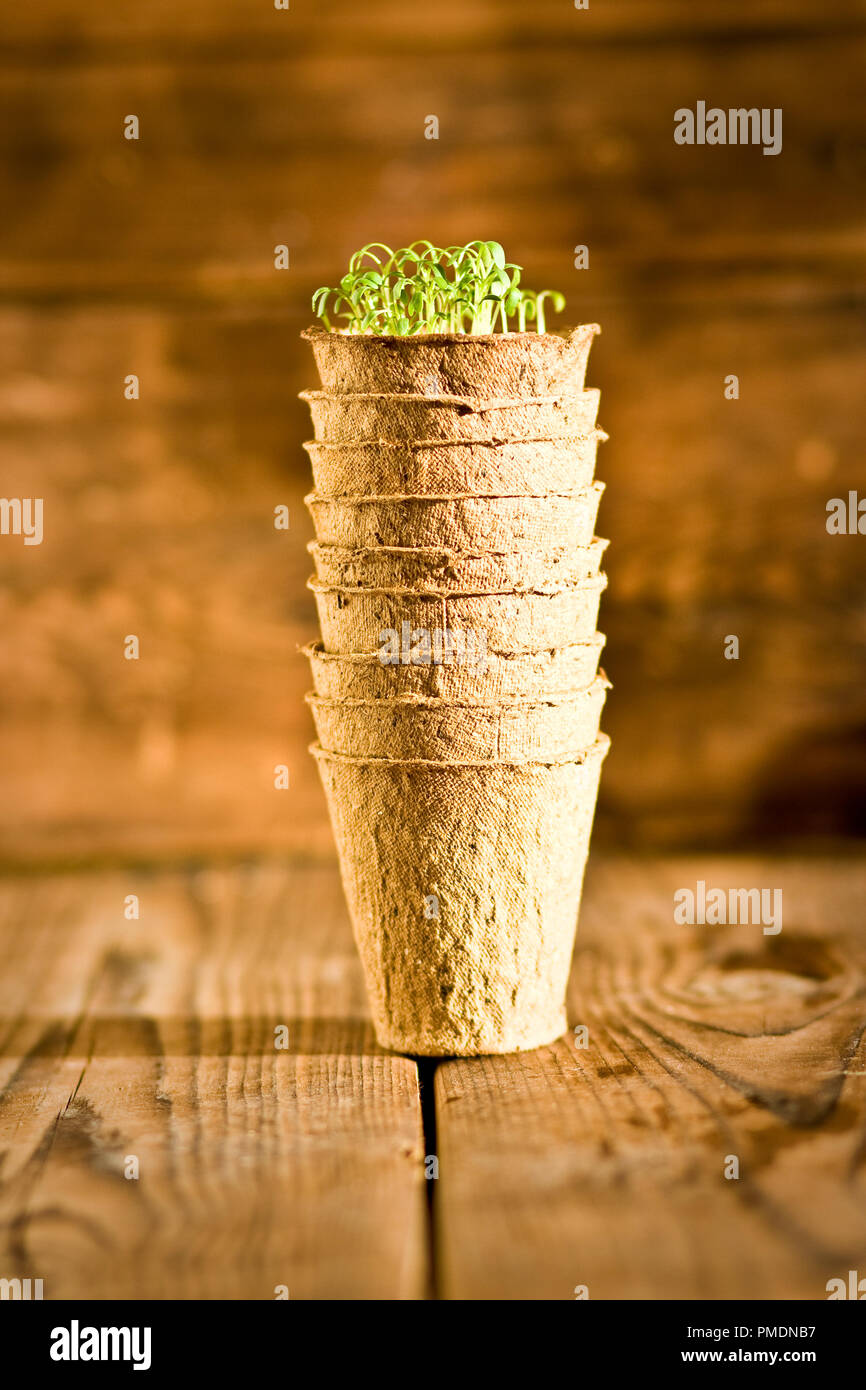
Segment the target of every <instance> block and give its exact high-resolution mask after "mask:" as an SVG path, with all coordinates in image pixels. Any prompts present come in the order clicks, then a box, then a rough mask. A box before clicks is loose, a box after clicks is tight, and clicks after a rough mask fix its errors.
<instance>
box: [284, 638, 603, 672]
mask: <svg viewBox="0 0 866 1390" xmlns="http://www.w3.org/2000/svg"><path fill="white" fill-rule="evenodd" d="M606 642H607V634H606V633H604V632H594V633H593V635H592V637H588V638H587V640H586V641H585V642H569V643H567V645H566V646H564V647H545V648H543V650H542V651H541V652H531V653H527V652H512V653H511V656H513V657H514V658H515V659H517V660H523V659H525V658H526V657H527V656H541V655H544V653H546V652H550V653H553V652H568V651H571V650H572V648H573V647H597V648H598V650H599V651H601V649H602V648H603V647H604V646H605V644H606ZM296 650H297V652H298V655H299V656H306V657H308V658H312V657H315V658H316V660H317V661H318V660H324V661H344V662H354V664H355V665H356V666H360V665H361V664H364V665H370V664H371V663H372V662H379V654H378V652H329V651H326V650H325V644H324V642H323V640H322V638H321V637H317V638H316V639H315V640H314V641H312V642H305V643H304V645H303V646H302V647H298V648H297V649H296ZM499 655H500V656H501V655H503V654H502V653H499ZM379 664H380V665H381V662H379Z"/></svg>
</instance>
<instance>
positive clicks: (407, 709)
mask: <svg viewBox="0 0 866 1390" xmlns="http://www.w3.org/2000/svg"><path fill="white" fill-rule="evenodd" d="M597 332H598V327H597V325H595V324H591V325H585V326H583V327H581V328H578V329H576V330H575V331H574V332H573V333H571V335H570V336H567V337H558V336H556V335H553V334H544V333H542V334H538V333H509V334H500V335H495V336H489V337H481V336H477V337H476V336H472V335H458V336H454V337H449V336H446V335H444V334H443V335H435V336H429V337H421V336H418V337H405V338H394V337H373V336H363V335H351V334H341V333H327V332H325V331H324V330H318V329H310V330H308V331H307V333H306V334H305V335H304V336H305V337H306V338H307V339H308V340H309V341H310V343H311V345H312V348H313V352H314V355H315V359H316V366H317V368H318V372H319V376H320V379H321V390H316V391H307V392H304V393H303V399H305V400H306V401H307V402H308V404H309V406H310V410H311V413H312V417H313V426H314V433H315V441H314V442H312V443H309V444H307V445H306V448H307V451H308V453H309V455H310V459H311V462H312V468H313V479H314V488H315V490H314V492H313V493H311V494H310V496H309V497H308V498H307V503H308V506H309V508H310V511H311V513H312V516H313V521H314V524H315V529H316V541H315V542H313V543H312V544H311V546H310V549H311V552H312V555H313V560H314V564H315V575H314V577H313V578H312V579H311V580H310V587H311V588H312V590H313V592H314V594H315V597H316V604H317V607H318V611H319V621H320V625H321V636H322V640H321V641H320V642H317V643H315V644H313V645H312V646H310V647H309V648H307V654H308V656H309V658H310V664H311V667H312V677H313V693H312V694H311V695H310V696H309V697H308V700H309V703H310V705H311V707H312V712H313V717H314V720H315V724H316V730H317V734H318V739H319V742H318V744H316V745H314V747H313V752H314V754H315V756H316V758H317V761H318V765H319V770H320V772H321V775H322V780H323V783H324V786H325V792H326V795H327V798H328V804H329V808H330V814H331V819H332V823H333V827H334V834H335V837H336V842H337V849H338V852H339V857H340V865H341V871H342V876H343V883H344V887H345V891H346V897H347V900H348V905H349V911H350V914H351V917H352V921H353V926H354V930H355V935H356V939H357V942H358V946H359V949H360V953H361V958H362V961H363V965H364V971H365V975H366V981H367V988H368V992H369V996H370V1003H371V1008H372V1013H373V1019H374V1023H375V1028H376V1034H377V1037H378V1040H379V1042H380V1043H381V1044H382V1045H383V1046H385V1047H389V1048H393V1049H396V1050H398V1051H402V1052H409V1053H413V1054H418V1055H434V1056H436V1055H439V1056H441V1055H451V1056H472V1055H476V1054H483V1053H498V1052H511V1051H514V1050H517V1049H524V1048H533V1047H539V1046H541V1045H543V1044H545V1043H549V1042H552V1041H553V1040H554V1039H555V1038H557V1037H559V1036H560V1035H561V1033H562V1032H563V1031H564V1028H565V1006H564V1000H565V990H566V983H567V979H568V972H569V965H570V960H571V953H572V948H573V943H574V933H575V928H576V922H577V911H578V906H579V902H580V892H581V884H582V880H583V871H584V865H585V862H586V856H587V851H588V846H589V836H590V829H591V826H592V818H593V812H594V809H595V802H596V795H597V792H598V783H599V776H600V772H601V764H602V760H603V759H604V756H605V753H606V752H607V748H608V740H607V738H606V737H605V735H603V734H599V719H600V716H601V710H602V705H603V704H604V699H605V694H606V690H607V688H608V683H607V680H606V678H605V676H604V674H603V673H600V672H599V667H598V662H599V656H600V653H601V648H602V645H603V642H604V638H603V637H602V636H601V635H600V634H599V633H598V632H597V631H596V621H597V617H598V608H599V600H600V598H601V594H602V590H603V589H604V587H605V584H606V579H605V576H604V575H603V574H602V573H601V569H600V566H601V560H602V555H603V552H604V549H605V546H606V544H607V542H606V541H603V540H599V539H597V538H596V537H595V534H594V533H595V521H596V514H597V511H598V505H599V501H600V499H601V493H602V485H601V484H600V483H596V482H595V481H594V473H595V457H596V450H597V447H598V443H599V440H601V439H604V438H605V436H604V435H603V434H602V433H601V432H600V431H599V430H598V429H597V428H596V417H597V412H598V400H599V393H598V391H595V390H586V389H584V376H585V372H586V362H587V357H588V355H589V350H590V347H591V344H592V340H593V337H594V335H595V333H597Z"/></svg>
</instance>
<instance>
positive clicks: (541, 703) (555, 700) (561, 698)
mask: <svg viewBox="0 0 866 1390" xmlns="http://www.w3.org/2000/svg"><path fill="white" fill-rule="evenodd" d="M599 690H613V686H612V684H611V682H610V681H609V680H608V678H607V675H606V673H605V672H604V671H602V670H599V672H598V674H597V675H596V676H595V678H594V679H593V680H592V681H590V683H589V685H587V686H584V687H583V689H581V690H575V691H572V692H570V693H568V694H565V695H550V696H547V697H546V698H545V697H544V696H542V697H541V698H539V697H538V696H537V695H530V696H528V697H527V698H526V699H525V700H514V699H509V700H468V699H466V698H465V697H461V698H460V699H459V700H449V699H448V697H447V696H443V695H392V696H387V697H385V698H382V697H380V696H375V695H338V696H334V695H317V694H316V692H315V690H308V691H307V694H306V695H305V696H304V701H305V702H306V704H308V705H310V706H312V705H332V706H339V707H340V708H341V709H345V708H347V707H349V706H350V707H351V708H352V709H356V708H358V707H360V706H363V707H365V708H366V707H367V706H368V705H370V706H373V707H374V708H375V709H383V708H385V709H389V708H390V707H391V706H393V705H396V706H397V707H398V708H400V709H433V710H443V711H447V710H458V709H470V710H485V709H489V710H503V709H520V710H527V709H549V708H552V707H556V708H558V707H559V706H560V705H573V704H576V703H577V702H578V701H579V700H584V699H588V698H589V697H590V696H591V695H595V694H597V693H598V691H599ZM383 761H388V762H393V761H395V760H394V759H393V758H388V759H384V758H383ZM397 761H400V759H397ZM450 766H453V764H450V763H449V767H450Z"/></svg>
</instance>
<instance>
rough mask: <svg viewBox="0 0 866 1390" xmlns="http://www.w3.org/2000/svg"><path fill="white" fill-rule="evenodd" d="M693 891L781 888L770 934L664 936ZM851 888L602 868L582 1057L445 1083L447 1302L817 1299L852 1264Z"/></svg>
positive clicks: (863, 956)
mask: <svg viewBox="0 0 866 1390" xmlns="http://www.w3.org/2000/svg"><path fill="white" fill-rule="evenodd" d="M699 878H701V879H704V880H705V881H706V883H707V886H708V887H712V886H718V887H721V888H724V889H727V888H730V887H745V888H750V887H755V886H762V887H767V888H771V887H772V888H781V889H782V891H783V904H784V919H783V929H782V932H781V933H780V934H779V935H778V936H764V935H763V934H762V932H761V928H760V926H748V925H745V926H742V925H741V926H724V927H723V926H716V927H713V926H692V927H686V926H674V925H673V915H672V914H673V893H674V891H675V890H676V889H678V888H682V887H691V888H692V889H694V888H695V884H696V881H697V879H699ZM862 886H863V864H862V859H861V860H859V861H858V862H856V863H855V862H847V863H846V862H845V861H836V862H825V863H824V865H823V866H820V865H814V864H813V865H806V864H797V863H795V862H793V861H785V860H775V861H774V860H766V859H764V860H761V859H750V860H747V859H732V860H722V859H714V860H712V859H711V860H695V859H693V860H676V861H665V862H661V863H659V862H658V861H655V862H654V861H640V860H635V861H632V862H629V861H623V860H620V861H616V860H614V861H601V862H600V861H598V860H596V861H595V862H594V863H592V864H591V868H590V875H589V881H588V883H587V891H586V898H585V905H584V910H583V916H582V922H581V927H580V933H579V948H578V953H577V957H576V966H575V972H574V976H573V989H572V994H571V1017H572V1019H573V1021H574V1023H575V1024H584V1025H586V1027H587V1028H588V1030H589V1044H588V1047H587V1048H586V1049H578V1048H576V1047H575V1045H574V1041H573V1040H571V1039H565V1040H563V1041H562V1042H560V1043H558V1044H556V1045H555V1046H554V1047H552V1048H547V1049H541V1050H539V1051H538V1052H536V1053H532V1054H526V1055H524V1056H514V1057H510V1058H486V1059H479V1060H471V1061H470V1060H461V1061H450V1062H446V1063H444V1064H443V1065H442V1066H440V1067H439V1069H438V1071H437V1074H436V1078H435V1087H436V1115H437V1127H438V1145H437V1147H438V1155H439V1162H440V1168H439V1171H440V1180H439V1183H438V1186H437V1200H438V1207H437V1218H438V1219H437V1231H438V1253H439V1269H440V1285H441V1289H442V1294H443V1296H444V1297H447V1298H452V1299H483V1298H493V1299H570V1298H574V1297H575V1290H576V1288H577V1287H578V1286H581V1285H584V1286H587V1288H588V1292H589V1297H590V1298H591V1299H599V1298H603V1299H610V1298H613V1299H634V1298H686V1299H721V1298H738V1299H739V1298H746V1299H754V1298H771V1299H785V1298H790V1299H823V1298H826V1296H827V1294H826V1283H827V1280H828V1279H830V1278H835V1277H842V1278H845V1277H847V1274H846V1272H847V1271H848V1270H849V1269H856V1268H859V1269H861V1270H862V1269H863V1268H864V1262H866V1206H864V1200H863V1199H864V1141H863V1136H864V1122H866V1080H864V1078H866V1052H864V1046H863V1034H864V1029H866V935H864V927H863V919H862ZM730 1155H735V1156H737V1158H738V1159H739V1178H738V1179H736V1180H734V1179H726V1178H725V1176H724V1171H725V1165H726V1162H727V1161H728V1156H730Z"/></svg>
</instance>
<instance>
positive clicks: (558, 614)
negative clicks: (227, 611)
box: [308, 574, 607, 653]
mask: <svg viewBox="0 0 866 1390" xmlns="http://www.w3.org/2000/svg"><path fill="white" fill-rule="evenodd" d="M308 585H309V587H310V588H311V589H312V591H313V593H314V594H315V598H316V607H317V609H318V612H319V624H320V627H321V632H322V639H323V641H324V644H325V648H326V650H327V651H330V652H376V651H379V650H380V649H381V647H382V643H383V640H384V639H383V633H386V632H393V633H396V634H400V633H401V632H402V631H403V624H404V623H408V625H409V629H410V630H417V629H420V628H423V629H425V630H426V631H427V632H428V633H431V634H433V633H435V632H436V631H437V630H438V631H440V632H458V633H461V634H464V635H465V634H467V633H472V634H475V635H476V636H477V637H478V638H480V639H483V642H484V643H485V645H486V650H487V651H488V652H491V651H493V652H503V653H511V652H539V651H548V650H549V649H550V648H552V647H566V646H568V645H570V644H571V643H573V642H587V641H589V640H590V639H591V638H592V636H593V634H594V632H595V627H596V621H597V619H598V609H599V603H600V601H601V595H602V591H603V590H604V589H605V587H606V586H607V578H606V576H605V575H603V574H600V575H598V576H596V577H595V578H592V579H585V580H582V581H581V582H580V583H579V584H571V585H568V586H567V587H566V588H563V589H561V590H560V591H559V593H545V594H540V593H525V594H514V593H502V594H453V593H446V592H439V593H429V594H421V593H418V592H416V591H415V590H407V589H404V590H399V591H396V590H395V591H385V590H380V589H342V588H329V587H327V586H326V585H322V584H319V583H317V581H316V580H315V579H310V580H308Z"/></svg>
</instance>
